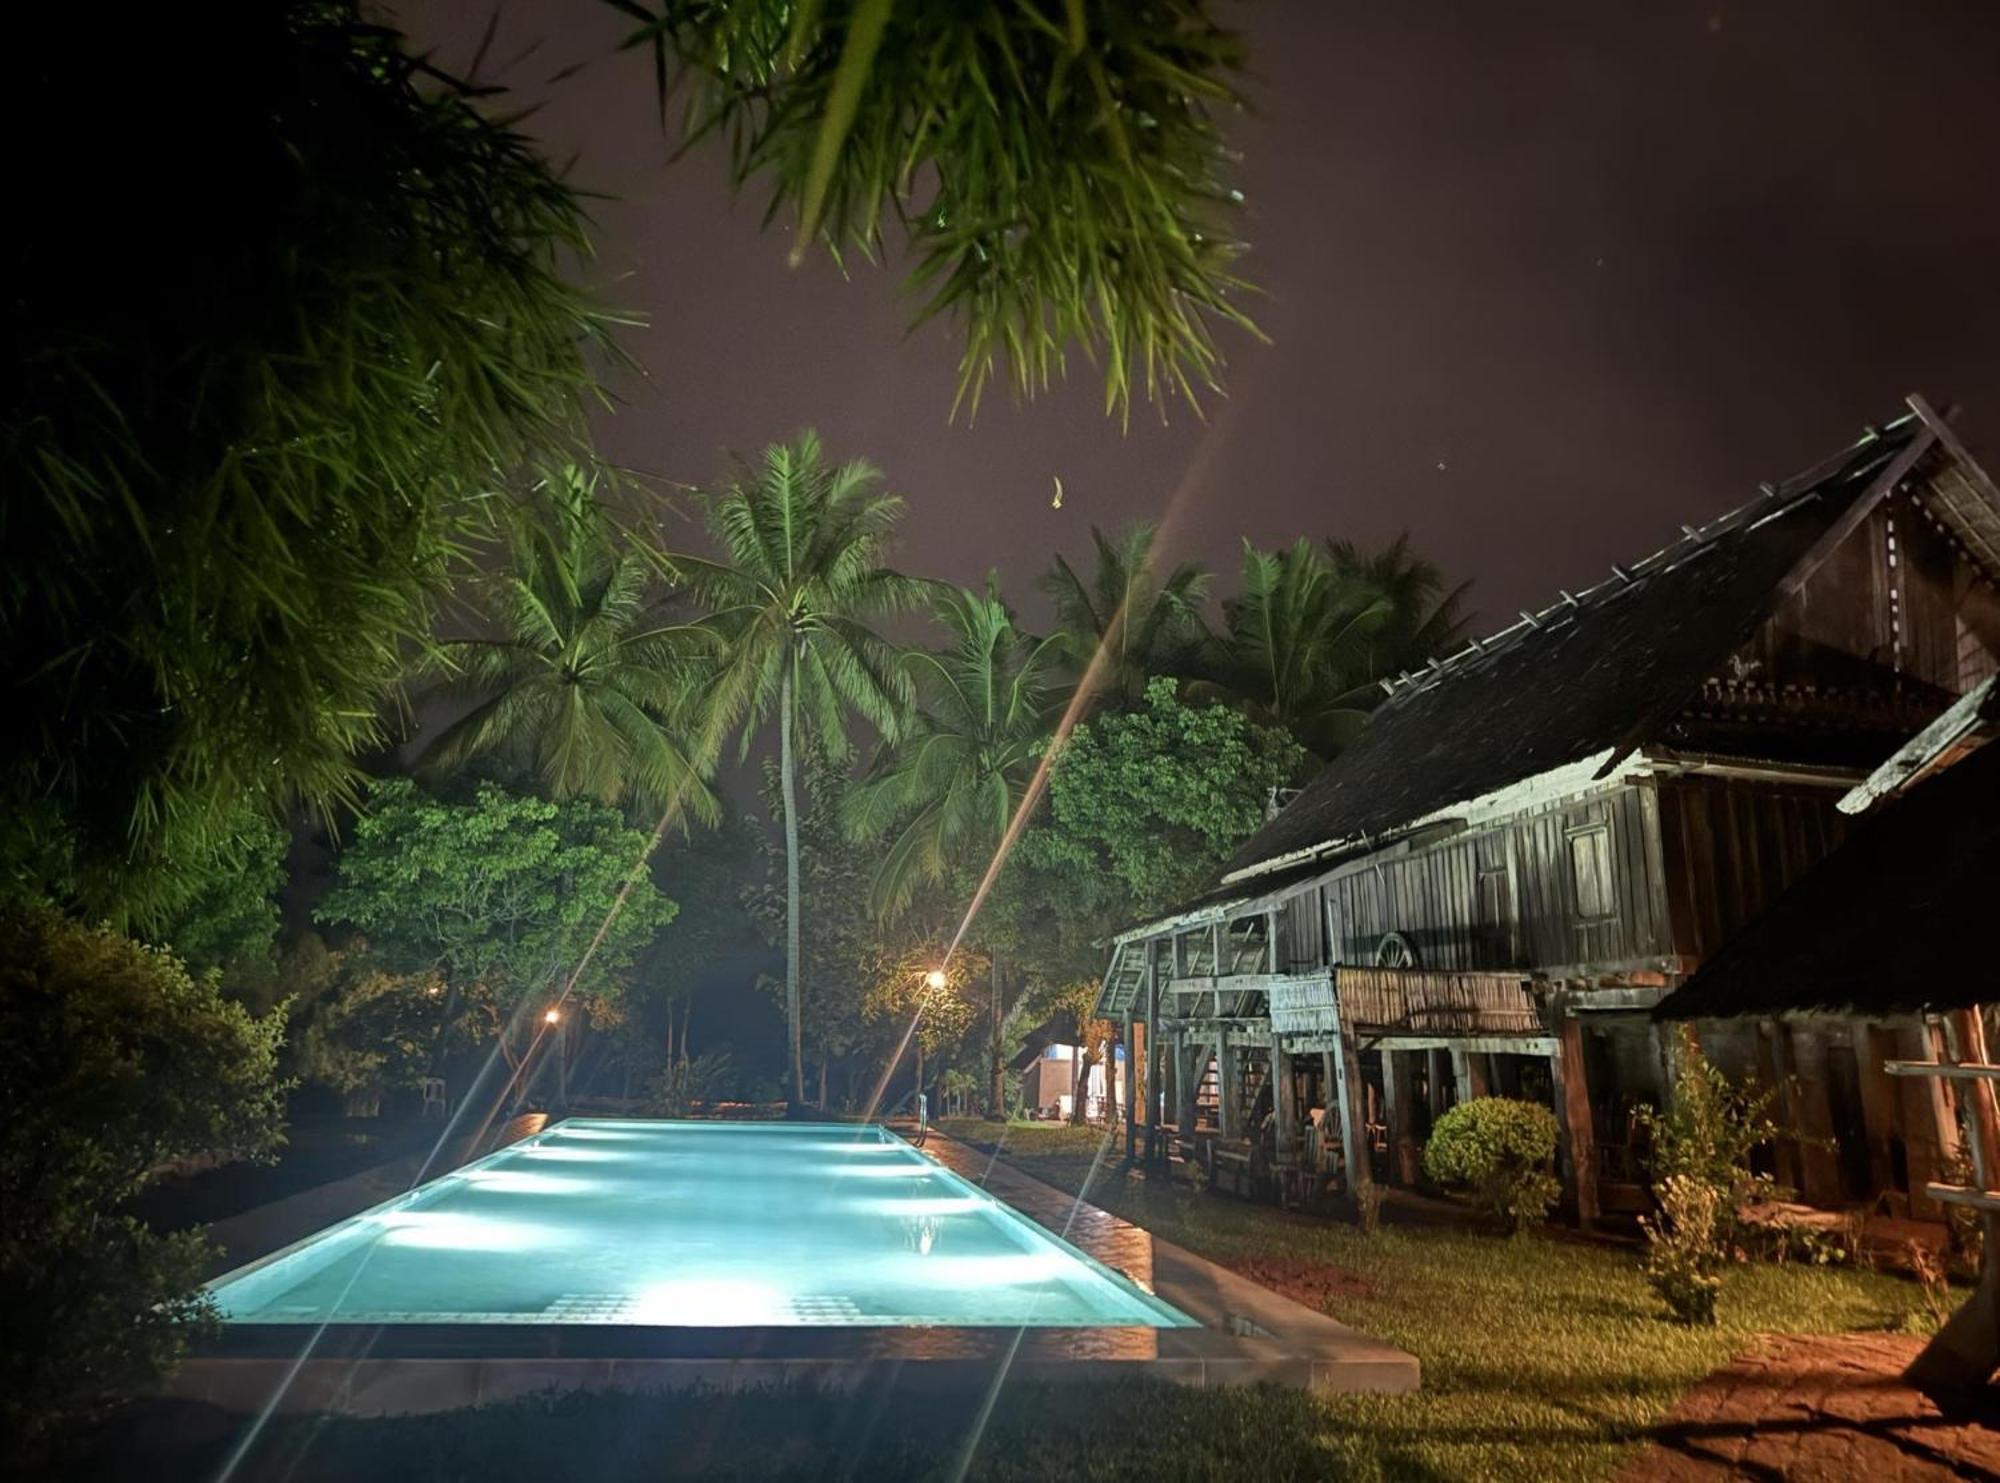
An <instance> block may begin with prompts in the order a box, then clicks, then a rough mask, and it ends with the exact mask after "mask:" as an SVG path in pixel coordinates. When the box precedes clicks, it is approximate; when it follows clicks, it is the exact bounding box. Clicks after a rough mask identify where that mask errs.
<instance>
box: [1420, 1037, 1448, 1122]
mask: <svg viewBox="0 0 2000 1483" xmlns="http://www.w3.org/2000/svg"><path fill="white" fill-rule="evenodd" d="M1423 1054H1425V1055H1427V1056H1429V1057H1430V1078H1429V1081H1430V1094H1431V1121H1432V1122H1433V1123H1435V1122H1436V1121H1437V1120H1438V1119H1439V1118H1441V1117H1443V1116H1444V1115H1445V1114H1446V1113H1447V1112H1449V1111H1451V1102H1450V1100H1449V1099H1448V1098H1447V1097H1446V1096H1445V1094H1444V1071H1445V1067H1447V1066H1449V1065H1450V1064H1451V1052H1450V1051H1444V1050H1428V1051H1425V1052H1424V1053H1423Z"/></svg>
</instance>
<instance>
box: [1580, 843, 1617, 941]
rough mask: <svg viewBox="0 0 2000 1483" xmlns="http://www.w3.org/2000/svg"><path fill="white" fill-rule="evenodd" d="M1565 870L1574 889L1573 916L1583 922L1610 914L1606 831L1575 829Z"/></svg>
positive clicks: (1609, 861) (1608, 847)
mask: <svg viewBox="0 0 2000 1483" xmlns="http://www.w3.org/2000/svg"><path fill="white" fill-rule="evenodd" d="M1569 871H1570V880H1571V883H1572V884H1573V885H1574V886H1575V888H1576V914H1577V915H1578V916H1580V917H1583V918H1584V919H1586V920H1592V919H1595V918H1598V917H1608V916H1611V915H1613V913H1614V910H1615V898H1614V897H1613V896H1612V894H1611V831H1610V830H1609V829H1605V828H1597V829H1579V830H1577V831H1575V832H1574V833H1572V834H1571V835H1570V837H1569Z"/></svg>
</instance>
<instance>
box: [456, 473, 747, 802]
mask: <svg viewBox="0 0 2000 1483" xmlns="http://www.w3.org/2000/svg"><path fill="white" fill-rule="evenodd" d="M543 493H544V494H545V503H544V504H543V505H542V507H541V508H540V510H539V511H538V512H537V513H536V514H535V515H533V516H531V517H529V518H528V519H526V520H525V521H524V522H523V523H522V524H521V525H520V526H519V527H518V528H517V529H516V530H515V532H514V534H513V539H512V541H511V543H510V551H509V561H508V564H507V566H506V568H505V569H504V570H502V571H500V572H498V573H497V574H494V575H491V576H488V577H486V578H484V579H482V580H481V581H480V582H479V583H478V584H477V586H476V588H475V598H474V606H475V609H476V612H477V616H478V620H479V626H480V627H481V628H483V629H485V630H486V631H487V632H486V634H482V635H481V636H476V637H466V638H455V639H448V640H445V641H444V642H443V643H442V644H440V645H439V652H440V656H441V659H442V662H443V663H444V664H446V665H447V666H449V667H450V668H451V670H452V671H453V672H454V675H455V679H454V684H453V688H455V689H457V690H458V691H460V692H461V693H466V694H470V695H472V696H475V697H477V704H475V705H474V706H473V708H472V709H471V710H470V711H468V712H467V713H466V714H465V715H463V716H461V717H460V718H459V719H458V720H456V721H454V722H453V723H452V724H451V725H449V726H447V727H446V728H445V729H444V730H443V731H442V732H440V733H439V735H438V736H437V738H436V739H435V740H434V741H432V742H431V744H430V745H429V746H428V747H427V748H426V749H425V751H424V753H423V758H422V761H423V764H424V765H426V766H431V767H440V768H444V767H451V766H455V765H457V764H459V763H461V762H464V761H466V760H468V759H470V758H473V757H476V756H481V755H487V754H499V755H501V756H505V757H508V758H510V759H512V760H515V761H518V762H521V763H524V764H526V765H527V766H529V767H530V768H532V769H533V771H534V772H535V774H536V776H537V777H538V778H539V780H540V782H541V785H542V787H543V788H544V789H545V790H546V791H547V792H548V793H549V795H550V796H551V797H555V798H568V797H579V796H581V797H590V798H596V799H599V800H600V801H602V802H605V803H612V804H617V803H626V802H631V803H635V804H638V805H639V806H641V807H643V808H646V809H648V810H652V811H666V810H677V811H678V810H685V811H687V812H688V813H690V814H692V815H693V816H694V817H696V818H699V819H701V820H702V821H703V822H713V821H714V820H715V818H716V817H717V812H718V810H717V803H716V799H715V795H714V793H713V792H712V791H711V789H710V787H709V785H708V781H707V779H708V774H709V772H710V771H711V769H712V767H713V756H712V753H711V752H710V751H708V750H705V749H704V748H702V747H701V746H700V745H698V744H697V742H696V740H695V738H694V736H693V734H692V728H691V726H690V724H689V722H688V712H689V705H688V701H689V698H690V697H689V681H690V678H691V676H692V673H693V671H692V670H691V665H692V663H693V661H694V659H695V657H696V655H697V654H698V653H699V652H700V651H701V650H702V648H703V646H704V645H705V644H706V643H708V642H709V639H710V636H709V635H708V634H707V632H706V631H705V630H704V629H703V628H702V627H701V626H700V625H699V624H698V623H695V622H693V621H691V620H688V619H677V618H675V617H673V616H671V615H670V613H669V612H668V611H667V610H666V607H665V598H664V594H663V593H662V590H661V582H660V572H661V566H660V557H659V554H658V553H657V552H655V551H652V550H650V549H648V548H647V547H646V545H645V544H644V543H643V542H642V541H640V540H639V539H637V538H636V537H633V536H631V535H629V534H627V533H625V532H622V531H619V530H617V529H616V528H614V527H613V526H612V525H611V523H610V522H609V521H608V520H607V519H606V517H605V515H604V514H603V512H602V510H601V507H600V506H599V505H598V503H597V499H596V494H595V491H594V489H593V488H592V487H591V485H590V484H589V483H588V482H586V481H584V480H582V479H580V478H576V477H572V478H571V479H570V481H569V482H568V483H567V484H566V485H564V486H562V487H558V488H556V489H553V490H548V491H544V492H543Z"/></svg>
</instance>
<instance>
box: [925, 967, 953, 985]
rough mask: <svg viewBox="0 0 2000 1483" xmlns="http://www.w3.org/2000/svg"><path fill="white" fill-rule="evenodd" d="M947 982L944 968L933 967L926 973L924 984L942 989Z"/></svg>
mask: <svg viewBox="0 0 2000 1483" xmlns="http://www.w3.org/2000/svg"><path fill="white" fill-rule="evenodd" d="M947 982H948V980H947V979H946V978H945V976H944V970H943V969H942V968H933V969H932V970H931V971H930V972H929V973H926V974H925V975H924V986H925V987H926V988H929V989H941V988H943V987H944V986H945V984H946V983H947Z"/></svg>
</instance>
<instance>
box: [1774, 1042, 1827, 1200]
mask: <svg viewBox="0 0 2000 1483" xmlns="http://www.w3.org/2000/svg"><path fill="white" fill-rule="evenodd" d="M1780 1028H1781V1029H1787V1028H1788V1029H1789V1030H1790V1031H1791V1037H1790V1038H1791V1049H1792V1074H1793V1076H1794V1077H1795V1078H1796V1080H1795V1086H1796V1095H1795V1096H1794V1098H1793V1102H1792V1116H1793V1118H1794V1119H1795V1126H1796V1127H1797V1129H1798V1134H1799V1165H1800V1172H1801V1174H1802V1176H1803V1178H1804V1184H1803V1186H1802V1193H1803V1194H1804V1196H1805V1198H1806V1199H1807V1200H1809V1201H1811V1202H1812V1203H1813V1204H1815V1205H1835V1204H1838V1203H1839V1202H1840V1195H1841V1190H1840V1158H1839V1155H1838V1154H1837V1152H1836V1151H1835V1148H1834V1141H1833V1110H1832V1107H1831V1105H1830V1104H1829V1103H1828V1101H1827V1087H1826V1082H1827V1070H1826V1036H1825V1035H1824V1034H1822V1033H1821V1032H1820V1031H1819V1030H1817V1029H1815V1028H1814V1027H1812V1026H1810V1025H1805V1024H1796V1023H1795V1024H1792V1025H1790V1026H1781V1027H1780Z"/></svg>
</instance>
